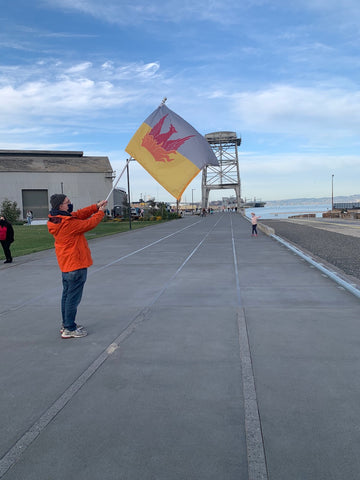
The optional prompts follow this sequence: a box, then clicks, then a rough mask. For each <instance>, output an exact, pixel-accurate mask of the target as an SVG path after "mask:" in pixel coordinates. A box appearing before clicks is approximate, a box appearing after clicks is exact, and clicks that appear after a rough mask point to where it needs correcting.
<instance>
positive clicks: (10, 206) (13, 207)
mask: <svg viewBox="0 0 360 480" xmlns="http://www.w3.org/2000/svg"><path fill="white" fill-rule="evenodd" d="M0 211H1V215H2V216H3V217H5V218H6V220H7V221H8V222H10V223H15V222H17V221H18V220H19V217H20V213H21V210H20V208H18V206H17V203H16V202H12V201H11V200H9V199H8V198H5V199H4V200H3V201H2V203H1V209H0Z"/></svg>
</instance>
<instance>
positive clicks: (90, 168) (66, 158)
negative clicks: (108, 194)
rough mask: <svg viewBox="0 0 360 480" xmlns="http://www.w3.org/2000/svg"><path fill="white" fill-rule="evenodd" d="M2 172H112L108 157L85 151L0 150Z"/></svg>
mask: <svg viewBox="0 0 360 480" xmlns="http://www.w3.org/2000/svg"><path fill="white" fill-rule="evenodd" d="M0 172H34V173H35V172H41V173H46V172H51V173H52V172H62V173H104V172H112V167H111V164H110V161H109V158H108V157H87V156H84V154H83V152H77V151H74V152H67V151H47V150H0Z"/></svg>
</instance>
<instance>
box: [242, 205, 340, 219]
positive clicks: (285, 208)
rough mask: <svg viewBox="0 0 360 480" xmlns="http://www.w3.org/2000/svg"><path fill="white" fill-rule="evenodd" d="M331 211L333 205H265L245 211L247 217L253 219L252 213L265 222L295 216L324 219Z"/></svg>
mask: <svg viewBox="0 0 360 480" xmlns="http://www.w3.org/2000/svg"><path fill="white" fill-rule="evenodd" d="M329 210H331V204H324V205H316V204H314V205H274V206H270V205H265V207H256V208H255V207H251V208H246V209H245V214H246V216H247V217H249V218H251V212H254V213H255V215H256V216H258V217H261V218H262V219H264V220H276V219H281V218H289V217H291V216H294V215H305V214H309V213H313V214H315V215H316V217H322V214H323V213H325V212H327V211H329Z"/></svg>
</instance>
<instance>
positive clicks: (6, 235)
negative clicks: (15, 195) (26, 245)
mask: <svg viewBox="0 0 360 480" xmlns="http://www.w3.org/2000/svg"><path fill="white" fill-rule="evenodd" d="M13 241H14V229H13V227H12V225H11V223H10V222H8V221H7V220H6V218H5V217H3V216H2V217H0V242H1V246H2V248H3V250H4V255H5V258H6V260H5V262H4V263H11V262H12V256H11V252H10V245H11V244H12V243H13Z"/></svg>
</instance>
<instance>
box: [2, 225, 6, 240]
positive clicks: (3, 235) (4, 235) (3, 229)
mask: <svg viewBox="0 0 360 480" xmlns="http://www.w3.org/2000/svg"><path fill="white" fill-rule="evenodd" d="M6 232H7V227H2V226H1V225H0V241H1V240H6Z"/></svg>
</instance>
